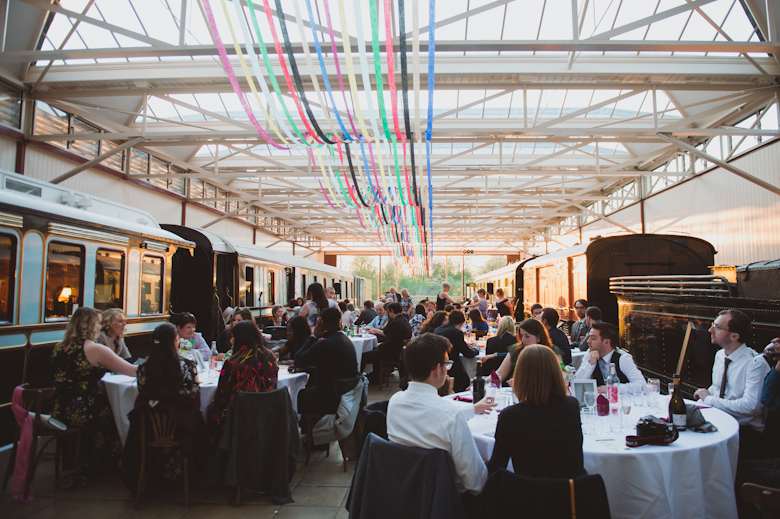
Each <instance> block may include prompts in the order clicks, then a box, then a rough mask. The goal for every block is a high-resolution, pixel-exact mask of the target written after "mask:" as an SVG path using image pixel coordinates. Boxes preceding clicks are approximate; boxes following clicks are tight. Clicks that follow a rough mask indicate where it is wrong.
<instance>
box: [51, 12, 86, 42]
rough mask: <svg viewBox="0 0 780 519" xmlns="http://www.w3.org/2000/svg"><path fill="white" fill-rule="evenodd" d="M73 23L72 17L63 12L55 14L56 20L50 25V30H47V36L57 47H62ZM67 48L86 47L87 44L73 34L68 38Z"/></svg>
mask: <svg viewBox="0 0 780 519" xmlns="http://www.w3.org/2000/svg"><path fill="white" fill-rule="evenodd" d="M72 26H73V24H72V23H71V21H70V19H69V18H68V17H66V16H64V15H62V14H57V15H55V16H54V20H53V21H52V23H51V25H50V26H49V30H48V31H47V32H46V36H47V37H48V38H49V41H51V44H52V46H54V48H55V49H58V48H60V46H61V45H62V42H63V41H64V40H65V36H67V35H68V32H69V31H70V29H71V27H72ZM64 48H65V49H85V48H86V46H85V45H84V43H83V42H82V41H81V38H79V37H78V36H77V35H75V34H74V35H73V36H71V37H70V39H69V40H68V43H67V44H66V45H65V47H64Z"/></svg>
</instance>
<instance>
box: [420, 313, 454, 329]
mask: <svg viewBox="0 0 780 519" xmlns="http://www.w3.org/2000/svg"><path fill="white" fill-rule="evenodd" d="M444 324H447V312H445V311H443V310H442V311H439V312H434V313H433V315H432V316H430V317H428V319H426V320H425V321H423V323H422V326H420V333H421V334H423V333H433V332H434V331H435V330H436V328H438V327H439V326H442V325H444Z"/></svg>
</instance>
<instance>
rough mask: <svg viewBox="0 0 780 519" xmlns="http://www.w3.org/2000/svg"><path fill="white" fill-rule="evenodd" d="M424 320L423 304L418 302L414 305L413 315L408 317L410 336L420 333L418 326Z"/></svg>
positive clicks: (420, 325) (420, 326)
mask: <svg viewBox="0 0 780 519" xmlns="http://www.w3.org/2000/svg"><path fill="white" fill-rule="evenodd" d="M424 322H425V305H422V304H418V305H417V306H415V307H414V315H413V316H412V317H411V319H409V325H410V326H411V327H412V337H417V336H418V335H420V328H422V325H423V323H424Z"/></svg>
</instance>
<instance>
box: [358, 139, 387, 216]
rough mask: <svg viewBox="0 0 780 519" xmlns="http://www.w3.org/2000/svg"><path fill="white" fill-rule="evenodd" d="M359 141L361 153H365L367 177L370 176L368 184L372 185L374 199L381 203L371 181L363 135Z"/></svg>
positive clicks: (364, 163)
mask: <svg viewBox="0 0 780 519" xmlns="http://www.w3.org/2000/svg"><path fill="white" fill-rule="evenodd" d="M358 143H360V153H361V154H362V155H363V167H364V168H365V169H366V177H367V178H368V185H369V186H370V187H371V194H372V195H374V200H376V202H377V203H378V204H381V203H382V202H381V201H380V200H379V197H377V194H376V190H375V189H374V184H373V183H371V170H370V169H369V168H368V159H366V148H365V146H363V136H362V135H361V136H360V139H358Z"/></svg>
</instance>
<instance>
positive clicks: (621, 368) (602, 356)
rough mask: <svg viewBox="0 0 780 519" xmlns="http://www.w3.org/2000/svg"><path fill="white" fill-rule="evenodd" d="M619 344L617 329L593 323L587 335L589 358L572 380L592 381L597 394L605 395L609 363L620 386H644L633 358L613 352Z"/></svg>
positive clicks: (640, 373)
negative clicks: (612, 366)
mask: <svg viewBox="0 0 780 519" xmlns="http://www.w3.org/2000/svg"><path fill="white" fill-rule="evenodd" d="M619 342H620V335H619V333H618V329H617V327H616V326H615V325H614V324H610V323H603V322H599V323H593V325H592V327H591V330H590V334H589V335H588V348H589V351H590V357H589V358H588V362H585V361H584V360H583V362H582V364H580V368H579V369H578V370H577V373H575V374H574V378H575V379H578V380H586V379H591V378H592V379H593V380H595V381H596V386H597V387H598V392H599V393H606V392H607V386H606V385H605V382H604V381H605V380H607V377H608V376H609V365H610V363H614V364H615V374H616V375H617V377H618V381H619V382H620V383H621V384H628V383H631V384H643V385H644V384H645V377H643V376H642V372H641V371H639V368H637V367H636V364H635V363H634V358H633V357H632V356H631V355H630V354H629V353H626V352H625V351H617V350H615V346H617V345H618V344H619Z"/></svg>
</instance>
